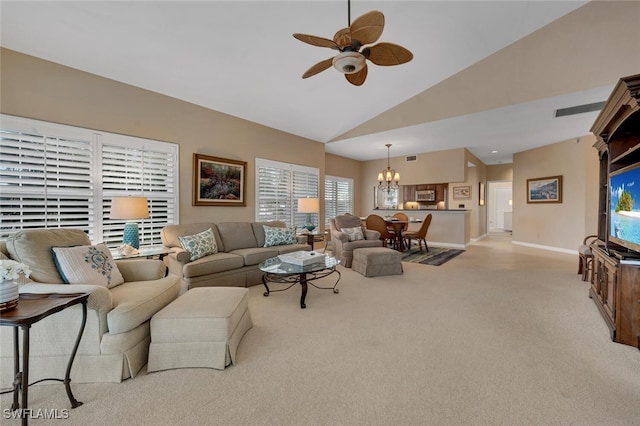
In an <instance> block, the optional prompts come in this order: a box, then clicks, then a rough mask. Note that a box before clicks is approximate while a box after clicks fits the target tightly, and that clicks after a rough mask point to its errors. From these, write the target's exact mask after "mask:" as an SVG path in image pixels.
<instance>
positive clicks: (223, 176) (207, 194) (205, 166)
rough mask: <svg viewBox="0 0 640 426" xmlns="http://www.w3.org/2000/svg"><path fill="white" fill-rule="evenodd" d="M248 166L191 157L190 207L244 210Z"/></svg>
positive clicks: (235, 161)
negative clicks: (191, 197) (191, 199)
mask: <svg viewBox="0 0 640 426" xmlns="http://www.w3.org/2000/svg"><path fill="white" fill-rule="evenodd" d="M246 173H247V162H246V161H237V160H229V159H226V158H219V157H211V156H209V155H203V154H195V153H194V154H193V205H194V206H239V207H244V206H245V205H246V201H245V198H244V197H245V186H246V179H245V176H246Z"/></svg>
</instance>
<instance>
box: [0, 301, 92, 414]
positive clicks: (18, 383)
mask: <svg viewBox="0 0 640 426" xmlns="http://www.w3.org/2000/svg"><path fill="white" fill-rule="evenodd" d="M88 298H89V293H71V294H63V293H44V294H30V293H23V294H21V295H20V300H19V302H18V306H17V307H16V308H15V309H13V310H11V311H8V312H3V313H2V315H1V316H0V325H2V326H10V327H13V357H14V358H13V360H14V361H13V366H14V372H15V380H14V382H13V404H12V405H11V410H12V411H16V410H19V409H20V407H22V408H21V417H22V424H23V425H26V424H27V423H28V418H29V414H30V411H29V409H28V407H29V405H28V402H29V330H30V328H31V326H32V325H33V324H35V323H36V322H38V321H40V320H42V319H44V318H46V317H48V316H49V315H53V314H55V313H56V312H60V311H62V310H63V309H66V308H68V307H69V306H73V305H77V304H79V303H82V322H81V324H80V330H79V331H78V337H77V338H76V342H75V344H74V346H73V351H72V352H71V355H70V356H69V363H68V364H67V371H66V373H65V376H64V380H62V379H55V378H51V379H43V380H40V381H44V380H56V381H59V382H63V383H64V385H65V389H66V391H67V396H68V397H69V402H71V408H76V407H79V406H80V405H82V402H80V401H78V400H77V399H76V398H75V397H74V396H73V393H72V392H71V386H70V384H71V379H70V375H71V367H72V366H73V360H74V359H75V356H76V352H77V351H78V345H79V344H80V339H81V338H82V333H83V332H84V326H85V324H86V322H87V299H88ZM18 329H22V369H20V345H19V341H18ZM20 392H21V393H22V401H21V402H20V403H18V394H19V393H20Z"/></svg>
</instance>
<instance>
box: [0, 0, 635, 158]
mask: <svg viewBox="0 0 640 426" xmlns="http://www.w3.org/2000/svg"><path fill="white" fill-rule="evenodd" d="M596 3H600V2H591V3H589V2H586V1H563V0H560V1H535V0H534V1H357V0H354V1H353V2H351V20H352V21H353V20H354V19H355V18H356V17H358V16H360V15H362V14H363V13H366V12H368V11H370V10H379V11H381V12H383V13H384V15H385V28H384V32H383V33H382V36H381V37H380V40H379V41H386V42H392V43H396V44H400V45H402V46H405V47H407V48H408V49H409V50H411V51H412V52H413V55H414V59H413V60H412V61H411V62H409V63H407V64H403V65H399V66H393V67H380V66H376V65H373V64H369V73H368V77H367V80H366V82H365V83H364V84H363V85H362V86H360V87H356V86H353V85H351V84H349V83H348V82H347V81H346V80H345V77H344V76H343V75H341V74H340V73H339V72H338V71H337V70H335V69H333V68H330V69H327V70H326V71H323V72H321V73H320V74H318V75H315V76H313V77H311V78H308V79H304V80H303V79H302V78H301V76H302V74H303V73H304V71H305V70H307V69H308V68H309V67H311V66H312V65H313V64H315V63H317V62H319V61H322V60H324V59H327V58H330V57H332V56H334V55H335V53H336V52H335V51H332V50H330V49H327V48H321V47H315V46H311V45H308V44H304V43H302V42H300V41H298V40H296V39H294V38H293V37H292V34H293V33H307V34H312V35H317V36H321V37H325V38H332V37H333V34H334V33H335V32H336V31H337V30H338V29H340V28H344V27H346V26H347V25H348V7H347V5H348V2H347V1H346V0H341V1H329V0H327V1H302V0H297V1H162V2H157V1H106V2H102V1H89V2H74V1H45V2H34V1H27V2H24V1H4V0H3V1H2V2H1V3H0V18H1V24H2V25H1V26H2V29H1V39H0V44H1V45H2V46H3V47H6V48H8V49H11V50H15V51H18V52H22V53H25V54H29V55H33V56H36V57H39V58H43V59H46V60H49V61H53V62H56V63H60V64H63V65H66V66H70V67H73V68H76V69H79V70H83V71H86V72H90V73H93V74H97V75H100V76H103V77H106V78H110V79H113V80H117V81H120V82H123V83H127V84H131V85H134V86H138V87H141V88H144V89H148V90H152V91H154V92H158V93H162V94H165V95H168V96H171V97H175V98H178V99H181V100H185V101H188V102H192V103H194V104H197V105H200V106H203V107H206V108H210V109H212V110H216V111H220V112H224V113H227V114H230V115H233V116H237V117H241V118H244V119H246V120H250V121H253V122H256V123H260V124H263V125H265V126H269V127H272V128H275V129H279V130H282V131H284V132H288V133H292V134H295V135H299V136H301V137H304V138H308V139H312V140H315V141H318V142H322V143H325V144H326V151H327V152H330V153H334V154H337V155H343V156H346V157H350V158H354V159H358V160H369V159H376V158H384V157H386V155H387V151H386V147H385V144H386V143H392V144H393V147H392V155H394V156H396V155H405V154H417V153H422V152H430V151H437V150H442V149H451V148H460V147H466V148H468V149H469V150H470V151H471V152H472V153H473V154H475V155H476V156H477V157H479V158H480V159H481V160H482V161H484V162H485V163H486V164H497V163H509V162H511V159H512V155H513V153H514V152H519V151H522V150H525V149H530V148H533V147H536V146H540V145H546V144H550V143H555V142H558V141H562V140H567V139H570V138H573V137H579V136H583V135H585V134H588V133H589V128H590V126H591V124H592V123H593V121H594V119H595V116H596V115H597V112H588V113H582V114H577V115H572V116H569V117H563V118H554V111H555V110H556V109H558V108H565V107H571V106H575V105H581V104H588V103H594V102H600V101H604V100H605V99H606V97H607V96H608V94H609V92H610V90H611V88H612V87H613V85H614V83H615V80H616V79H617V78H618V77H620V76H621V75H618V74H616V73H619V72H621V70H622V71H625V72H626V71H627V70H635V72H637V70H640V62H639V61H640V59H638V58H632V59H629V58H628V57H625V58H624V60H623V59H620V60H619V61H617V62H616V63H614V64H613V65H615V71H614V70H612V71H611V72H609V73H607V71H606V69H605V70H603V71H600V72H593V70H591V69H590V68H588V67H590V66H601V64H599V63H598V62H597V61H596V60H595V58H596V57H597V55H596V54H595V52H594V51H593V49H597V48H598V46H599V45H597V46H594V45H593V44H594V43H596V44H597V43H601V44H602V45H603V46H611V43H612V42H613V40H611V41H610V40H609V37H612V38H613V37H617V38H619V35H617V34H610V31H607V30H604V29H598V27H597V26H598V25H604V24H607V25H608V26H607V27H606V28H609V27H612V26H615V25H614V24H616V23H618V24H619V26H624V24H623V23H620V22H619V19H621V17H623V18H622V19H629V20H630V22H634V23H635V25H637V22H638V21H639V19H638V18H640V8H638V3H637V2H635V4H634V2H606V3H609V4H610V5H611V4H614V3H615V7H614V6H607V7H603V6H602V5H600V4H596ZM607 20H615V21H616V22H603V21H607ZM594 26H595V27H596V28H595V29H594ZM628 28H629V27H627V31H626V32H625V33H623V34H627V36H628V33H629V31H628ZM631 28H633V24H631ZM599 31H600V32H604V33H598V32H599ZM620 31H623V30H622V29H621V30H620ZM594 33H595V34H594ZM635 34H638V32H637V31H635ZM585 37H587V38H586V39H585ZM588 37H590V38H588ZM632 37H634V36H633V35H632ZM635 45H636V46H638V45H640V39H638V42H637V43H636V44H635ZM637 56H638V57H640V55H637ZM610 62H611V61H610ZM614 62H615V61H614ZM576 67H580V68H578V69H576ZM631 73H633V72H631V71H630V72H629V74H631ZM493 151H497V152H493Z"/></svg>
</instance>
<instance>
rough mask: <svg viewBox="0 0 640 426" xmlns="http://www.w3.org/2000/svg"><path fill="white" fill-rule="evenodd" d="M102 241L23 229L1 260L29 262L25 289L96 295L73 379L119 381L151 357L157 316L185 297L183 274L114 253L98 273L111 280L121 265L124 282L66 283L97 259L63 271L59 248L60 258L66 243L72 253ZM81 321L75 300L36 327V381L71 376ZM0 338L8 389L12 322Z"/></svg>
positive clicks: (1, 249)
mask: <svg viewBox="0 0 640 426" xmlns="http://www.w3.org/2000/svg"><path fill="white" fill-rule="evenodd" d="M100 246H101V245H100V244H98V245H91V242H90V240H89V237H88V235H87V234H86V233H85V232H83V231H82V230H79V229H68V228H55V229H31V230H24V231H18V232H17V233H15V234H13V235H11V236H10V237H9V238H8V239H7V240H6V241H0V259H7V258H8V259H12V260H15V261H18V262H21V263H24V264H25V265H27V266H29V268H30V269H31V270H32V272H31V275H30V277H29V279H28V281H29V282H27V283H25V284H24V285H22V287H21V288H20V293H80V292H82V293H89V299H88V302H87V323H86V326H85V329H84V333H83V335H82V340H81V342H80V346H79V348H78V353H77V355H76V357H75V361H74V363H73V369H72V370H71V380H72V382H74V383H83V382H85V383H86V382H120V381H122V380H124V379H127V378H129V377H135V376H136V374H137V373H138V372H139V371H140V369H141V368H142V367H144V365H145V364H146V363H147V355H148V351H149V343H150V340H151V337H150V326H149V324H150V320H151V317H152V316H153V314H155V313H156V312H158V311H159V310H160V309H162V308H163V307H165V306H166V305H168V304H169V303H170V302H171V301H173V300H174V299H175V298H176V297H178V293H179V291H180V280H179V278H178V277H176V276H175V275H169V276H165V273H166V266H165V265H164V263H163V262H162V261H160V260H147V259H144V260H137V259H131V260H116V261H114V263H113V264H112V263H111V259H107V260H105V261H104V263H103V265H106V264H107V263H108V264H109V265H110V266H111V267H112V268H111V269H108V272H109V273H108V274H99V273H98V275H101V276H102V277H104V275H109V277H110V279H111V278H112V277H114V275H115V272H116V270H117V271H118V274H117V275H118V276H120V275H121V280H122V281H123V282H121V283H118V282H120V281H118V282H116V281H110V282H109V283H106V284H105V283H100V278H96V279H93V278H87V279H86V281H85V280H84V279H83V278H79V279H80V280H81V281H80V282H78V283H76V284H65V280H67V281H68V282H76V280H74V281H69V276H70V275H71V274H70V272H77V271H78V270H86V269H92V264H90V263H88V262H89V261H78V262H77V263H76V262H73V263H70V264H71V265H73V271H69V270H66V272H64V271H65V270H64V269H62V270H61V269H59V268H60V264H61V257H60V253H59V254H58V257H57V258H56V261H54V257H53V254H52V249H54V248H55V249H56V250H59V249H63V250H66V251H65V253H68V252H69V251H70V250H76V249H78V251H80V252H82V251H83V250H84V251H85V252H86V253H90V254H91V253H93V252H92V251H91V250H92V249H93V248H95V249H96V250H98V249H99V248H100ZM100 254H102V252H101V253H100ZM102 259H104V257H102ZM56 263H57V264H58V266H56ZM85 264H86V265H85ZM87 265H88V266H87ZM93 265H95V263H94V264H93ZM94 269H95V268H94ZM104 271H107V269H104ZM62 272H64V273H63V274H61V273H62ZM62 275H65V277H66V278H63V276H62ZM81 321H82V307H81V306H80V305H75V306H71V307H70V308H68V309H65V310H63V311H61V312H58V313H56V314H54V315H51V316H49V317H47V318H45V319H43V320H42V321H39V322H37V323H35V324H34V325H33V327H32V328H31V331H30V334H31V342H30V354H29V366H30V368H29V379H30V381H36V380H40V379H43V378H47V377H63V376H64V373H65V369H66V366H67V362H68V360H69V355H70V353H71V351H72V349H73V344H74V342H75V339H76V336H77V332H78V329H79V328H80V324H81ZM0 341H1V342H2V343H1V345H2V349H3V350H2V354H0V365H1V367H2V368H1V371H2V375H1V376H0V385H1V386H2V387H8V386H11V382H12V380H13V374H12V373H13V351H12V350H11V348H12V346H13V332H12V329H11V327H0Z"/></svg>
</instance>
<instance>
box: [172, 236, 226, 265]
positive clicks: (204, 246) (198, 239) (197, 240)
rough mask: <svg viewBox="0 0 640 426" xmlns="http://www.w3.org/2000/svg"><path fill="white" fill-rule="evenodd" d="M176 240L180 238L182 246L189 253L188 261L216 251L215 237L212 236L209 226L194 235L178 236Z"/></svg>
mask: <svg viewBox="0 0 640 426" xmlns="http://www.w3.org/2000/svg"><path fill="white" fill-rule="evenodd" d="M178 240H180V244H182V248H183V249H185V250H186V251H188V252H189V254H190V255H191V258H190V259H189V260H190V261H194V260H197V259H200V258H201V257H204V256H207V255H210V254H214V253H217V252H218V243H216V237H214V236H213V231H212V230H211V228H209V229H207V230H206V231H202V232H200V233H198V234H195V235H186V236H184V237H178Z"/></svg>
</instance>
